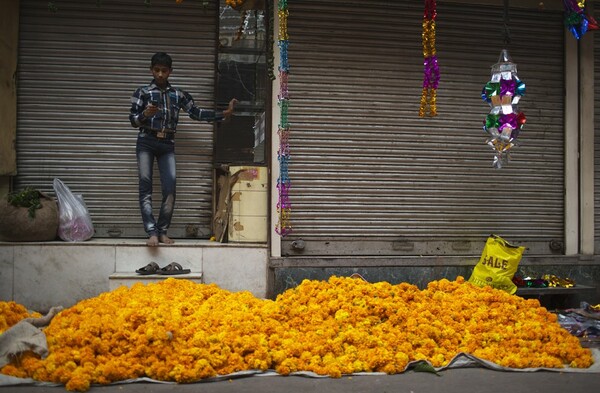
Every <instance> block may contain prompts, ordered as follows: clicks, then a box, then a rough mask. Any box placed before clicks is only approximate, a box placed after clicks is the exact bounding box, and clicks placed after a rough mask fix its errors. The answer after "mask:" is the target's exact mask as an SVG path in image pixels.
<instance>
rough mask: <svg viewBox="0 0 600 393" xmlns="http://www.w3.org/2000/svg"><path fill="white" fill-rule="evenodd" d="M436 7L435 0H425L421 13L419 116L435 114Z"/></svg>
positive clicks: (436, 84)
mask: <svg viewBox="0 0 600 393" xmlns="http://www.w3.org/2000/svg"><path fill="white" fill-rule="evenodd" d="M436 17H437V8H436V2H435V0H425V11H424V13H423V57H424V60H423V92H422V94H421V107H420V108H419V116H420V117H425V116H431V117H433V116H437V88H438V84H439V81H440V69H439V66H438V60H437V55H436V50H435V20H436Z"/></svg>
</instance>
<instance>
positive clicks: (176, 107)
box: [129, 80, 223, 132]
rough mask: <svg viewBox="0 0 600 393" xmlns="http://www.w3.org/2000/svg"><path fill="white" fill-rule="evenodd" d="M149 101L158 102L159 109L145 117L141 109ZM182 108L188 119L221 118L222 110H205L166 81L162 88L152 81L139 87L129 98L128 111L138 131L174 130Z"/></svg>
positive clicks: (211, 119) (189, 96) (214, 119)
mask: <svg viewBox="0 0 600 393" xmlns="http://www.w3.org/2000/svg"><path fill="white" fill-rule="evenodd" d="M150 103H154V104H155V105H157V106H158V107H159V108H160V110H159V111H158V113H157V114H156V115H154V116H150V117H146V116H144V113H143V112H144V109H146V106H148V105H149V104H150ZM181 109H183V110H184V111H185V112H187V114H188V115H189V116H190V118H192V119H194V120H198V121H220V120H223V112H222V111H213V110H206V109H202V108H199V107H197V106H196V105H195V104H194V99H193V98H192V96H191V95H190V94H189V93H187V92H185V91H183V90H181V89H179V88H176V87H173V86H171V84H169V83H168V84H167V88H166V89H165V90H161V89H160V88H159V87H158V86H157V85H156V83H155V81H154V80H152V82H151V83H150V84H149V85H148V86H142V87H139V88H138V89H137V90H136V91H135V92H134V93H133V96H132V97H131V110H130V113H129V121H130V122H131V125H132V126H133V127H137V128H139V129H140V131H143V130H144V129H150V130H154V131H160V130H169V131H171V132H175V130H176V129H177V123H178V121H179V111H180V110H181Z"/></svg>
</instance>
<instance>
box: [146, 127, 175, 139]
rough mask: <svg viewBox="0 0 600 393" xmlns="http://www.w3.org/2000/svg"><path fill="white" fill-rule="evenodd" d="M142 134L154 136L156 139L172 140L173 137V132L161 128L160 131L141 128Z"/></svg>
mask: <svg viewBox="0 0 600 393" xmlns="http://www.w3.org/2000/svg"><path fill="white" fill-rule="evenodd" d="M142 132H144V133H146V134H150V135H154V136H155V137H157V138H158V139H167V138H169V139H172V138H173V136H174V135H175V130H171V129H168V128H163V129H162V130H156V129H154V128H145V127H144V128H142Z"/></svg>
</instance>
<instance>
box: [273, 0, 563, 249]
mask: <svg viewBox="0 0 600 393" xmlns="http://www.w3.org/2000/svg"><path fill="white" fill-rule="evenodd" d="M289 15H290V16H289V20H288V29H289V36H290V46H289V64H290V78H289V91H290V109H289V121H290V124H291V139H290V146H291V161H290V165H289V174H290V179H291V186H292V187H291V190H290V200H291V203H292V226H293V232H292V234H291V235H289V236H288V237H286V238H284V240H283V242H282V250H283V254H284V255H292V256H293V255H294V253H297V254H300V253H301V254H302V255H337V256H339V255H367V256H369V255H443V254H473V253H478V252H480V251H481V246H482V244H483V243H484V241H485V239H486V238H487V236H488V235H489V234H490V233H495V234H498V235H500V236H503V237H505V238H506V239H507V240H509V241H514V242H515V243H518V244H525V245H527V246H528V247H529V251H528V252H529V253H535V254H547V253H550V252H551V250H550V248H549V243H550V241H552V240H557V241H563V237H564V228H563V226H564V224H563V222H564V191H563V188H564V178H563V177H564V164H563V161H564V149H563V101H564V98H563V95H564V88H563V40H564V37H563V22H562V13H561V12H550V11H546V12H543V13H540V12H539V11H537V10H524V9H512V10H511V15H510V32H511V39H512V41H511V44H510V45H509V46H508V49H509V52H510V54H511V56H512V58H513V60H514V62H515V63H517V65H518V74H519V77H520V78H521V79H522V80H523V81H524V82H525V83H526V84H527V92H526V95H525V96H524V97H523V98H522V100H521V103H520V108H521V110H522V111H523V112H525V114H526V115H527V124H526V125H525V128H524V130H523V132H522V134H521V136H520V143H521V146H518V147H517V148H514V149H513V154H512V161H511V163H510V164H509V165H508V166H506V167H505V168H503V169H501V170H495V169H493V168H492V157H493V154H492V150H491V149H490V148H489V147H488V146H487V145H486V144H485V139H486V137H485V133H484V132H483V131H482V128H481V125H482V122H483V119H484V118H485V116H486V115H487V113H488V112H489V107H488V105H487V104H485V103H484V102H483V101H482V100H481V98H480V93H481V89H482V87H483V86H484V85H485V83H486V82H487V81H488V80H489V79H490V67H491V66H492V65H493V64H494V63H496V62H497V60H498V57H499V55H500V51H501V49H502V48H503V39H504V36H503V34H502V25H503V9H502V7H492V6H482V5H461V4H456V3H444V2H439V1H438V18H437V44H436V46H437V54H438V58H439V64H440V71H441V81H440V88H439V90H438V111H439V115H438V116H437V117H435V118H426V119H421V118H419V116H418V110H419V102H420V101H419V100H420V95H421V84H422V78H423V76H422V75H423V74H422V73H423V69H422V68H423V66H422V61H423V53H422V46H421V33H422V26H421V22H422V15H423V4H422V3H419V2H414V3H412V2H390V1H369V2H364V1H356V0H354V1H336V0H305V1H293V2H289ZM298 239H303V240H305V244H306V247H305V248H304V249H303V250H301V251H295V250H294V248H293V247H292V244H291V242H293V241H294V240H298Z"/></svg>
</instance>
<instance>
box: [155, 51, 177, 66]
mask: <svg viewBox="0 0 600 393" xmlns="http://www.w3.org/2000/svg"><path fill="white" fill-rule="evenodd" d="M157 64H158V65H164V66H167V67H169V68H173V67H172V64H173V59H171V56H169V55H167V54H166V53H165V52H157V53H155V54H154V56H152V60H151V61H150V67H154V66H155V65H157Z"/></svg>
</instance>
